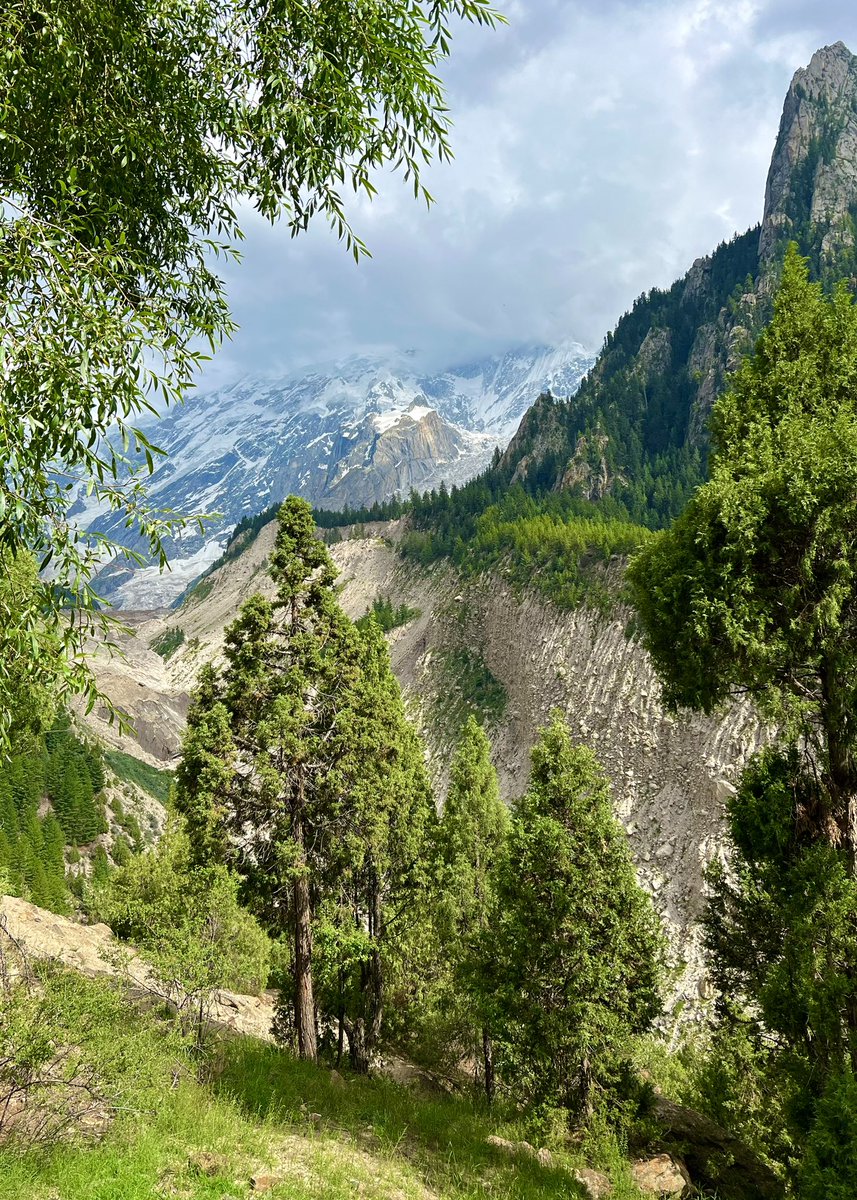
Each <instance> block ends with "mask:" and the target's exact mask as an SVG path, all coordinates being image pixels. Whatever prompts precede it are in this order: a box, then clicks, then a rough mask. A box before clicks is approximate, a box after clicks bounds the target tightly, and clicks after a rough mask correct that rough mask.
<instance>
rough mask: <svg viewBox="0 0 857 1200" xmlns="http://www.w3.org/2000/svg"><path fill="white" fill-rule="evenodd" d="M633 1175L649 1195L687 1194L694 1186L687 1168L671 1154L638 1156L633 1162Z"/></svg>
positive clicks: (641, 1188) (679, 1195)
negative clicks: (647, 1156)
mask: <svg viewBox="0 0 857 1200" xmlns="http://www.w3.org/2000/svg"><path fill="white" fill-rule="evenodd" d="M631 1175H632V1177H633V1180H634V1183H636V1185H637V1187H638V1188H639V1189H640V1191H641V1192H645V1193H646V1194H647V1195H649V1196H667V1197H669V1196H675V1197H681V1196H685V1195H687V1194H688V1193H689V1192H690V1189H691V1187H692V1186H693V1184H692V1181H691V1178H690V1176H689V1175H688V1173H687V1168H686V1167H685V1165H684V1163H683V1162H680V1161H679V1159H677V1158H673V1156H672V1155H671V1154H658V1155H656V1156H655V1157H654V1158H638V1159H637V1161H636V1162H633V1163H631Z"/></svg>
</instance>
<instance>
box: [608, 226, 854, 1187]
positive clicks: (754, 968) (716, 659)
mask: <svg viewBox="0 0 857 1200" xmlns="http://www.w3.org/2000/svg"><path fill="white" fill-rule="evenodd" d="M855 371H857V308H855V306H854V303H853V300H852V298H851V296H850V295H849V294H848V293H847V291H846V290H845V289H844V288H839V289H838V290H836V291H835V292H834V294H833V295H831V296H825V294H824V293H823V291H822V287H821V285H820V284H816V283H811V282H810V280H809V272H808V265H807V262H806V260H805V259H803V258H801V257H800V256H799V255H798V253H797V249H796V247H795V246H794V245H792V246H791V247H790V248H789V250H788V253H787V254H786V258H785V262H784V266H783V273H782V281H781V285H780V289H779V291H778V293H777V295H776V297H775V301H774V315H773V319H772V321H771V323H770V325H769V327H768V328H767V329H766V330H765V332H764V333H763V334H762V336H761V338H760V339H759V342H758V344H757V346H756V349H755V351H754V353H753V354H752V355H751V356H750V357H748V358H747V359H746V360H745V362H744V364H743V365H742V367H741V369H740V370H739V371H738V372H737V374H736V375H735V376H734V377H733V380H732V383H731V385H730V387H729V389H728V390H727V392H726V393H725V394H724V395H723V396H722V397H721V398H720V399H719V400H718V402H717V404H716V405H715V408H714V411H713V414H712V422H711V429H712V460H711V479H710V482H709V483H707V484H706V485H704V486H703V487H702V488H700V489H699V491H698V492H697V493H696V495H695V496H694V497H693V499H692V500H691V502H690V503H689V505H688V507H687V509H686V510H685V512H684V513H683V514H682V515H681V517H680V518H679V519H678V520H677V521H676V523H675V525H674V526H673V528H672V529H671V530H669V531H668V532H666V533H662V534H660V535H658V537H657V538H656V539H655V540H654V541H652V542H651V543H650V544H649V545H648V546H647V547H645V548H644V550H643V551H642V552H641V554H640V555H639V557H638V558H637V559H636V560H635V562H634V563H633V564H632V567H631V569H630V571H629V578H630V581H631V586H632V589H633V593H634V597H635V602H636V605H637V608H638V612H639V614H640V618H641V623H642V627H643V630H644V641H645V644H646V646H647V647H648V649H649V650H650V652H651V653H652V656H653V659H654V661H655V665H656V667H657V669H658V673H659V674H660V676H661V678H662V681H663V684H664V694H665V697H666V700H667V702H668V704H670V705H671V706H672V707H674V708H675V707H678V706H680V705H686V706H689V707H693V708H698V709H702V710H704V711H711V710H712V709H713V708H714V707H715V706H716V705H717V704H719V703H720V702H722V701H723V700H725V699H727V698H729V697H730V696H731V695H733V694H736V693H740V694H742V695H749V696H751V697H752V698H753V699H754V700H755V701H756V702H757V704H759V706H760V707H761V708H762V709H763V711H765V712H766V713H768V714H769V715H771V716H773V717H774V718H775V719H776V720H777V722H778V724H779V726H780V739H781V744H780V745H778V746H775V747H772V748H769V749H768V750H766V751H764V752H763V753H762V754H760V755H758V756H757V757H756V758H755V759H753V760H752V761H751V762H750V764H749V765H748V767H747V768H746V770H745V771H744V774H743V776H742V778H741V781H740V785H739V788H738V791H737V794H736V795H735V796H734V797H733V798H732V799H731V801H730V803H729V819H730V832H731V835H732V841H733V844H734V854H733V862H732V865H731V870H730V871H729V872H728V873H727V872H726V871H724V870H723V869H722V868H719V867H717V866H715V867H714V868H713V869H712V872H711V879H710V882H711V899H710V904H709V908H708V913H707V917H706V943H707V947H708V950H709V955H710V958H711V964H712V971H713V975H714V979H715V982H716V983H717V985H718V991H719V995H720V997H721V999H720V1005H719V1006H720V1010H721V1011H720V1017H721V1026H722V1028H721V1033H722V1036H725V1037H727V1038H728V1037H729V1036H730V1034H734V1031H735V1029H736V1027H738V1026H743V1028H744V1030H745V1031H746V1036H749V1039H750V1045H751V1047H752V1049H753V1051H754V1053H755V1055H756V1062H757V1063H758V1064H761V1066H762V1069H763V1088H764V1089H765V1090H766V1091H767V1093H768V1099H767V1108H768V1111H769V1113H770V1114H773V1115H774V1122H776V1120H777V1115H779V1114H781V1128H780V1130H779V1131H777V1130H776V1129H775V1128H772V1129H771V1135H770V1137H769V1147H768V1152H769V1153H771V1154H776V1155H777V1156H778V1158H779V1161H780V1163H781V1165H783V1166H784V1167H786V1168H788V1169H789V1170H790V1171H791V1173H792V1174H793V1175H796V1177H798V1178H800V1179H801V1180H802V1181H803V1182H802V1186H805V1188H807V1189H809V1191H808V1194H811V1195H821V1194H826V1192H825V1187H828V1186H829V1187H830V1188H831V1189H835V1186H836V1185H835V1183H834V1178H835V1167H836V1160H835V1158H830V1153H829V1147H830V1144H831V1137H832V1136H833V1133H832V1131H833V1130H836V1131H837V1136H840V1137H841V1139H842V1140H841V1141H840V1143H839V1153H840V1156H841V1164H840V1165H842V1166H843V1167H844V1166H845V1164H846V1163H848V1162H849V1161H850V1158H852V1157H853V1155H854V1154H855V1147H854V1145H853V1144H851V1141H852V1140H853V1138H852V1135H853V1133H854V1129H853V1109H852V1108H851V1107H850V1106H851V1104H852V1099H849V1097H852V1092H853V1085H852V1084H851V1083H850V1082H849V1072H850V1070H851V1068H852V1065H853V1062H854V1061H855V1057H857V991H855V984H854V978H853V976H854V963H855V962H857V939H855V933H854V913H855V911H857V878H855V861H857V827H855V820H854V813H853V796H854V794H855V790H857V729H855V717H854V713H855V703H857V683H855V680H857V669H855V667H857V663H855V657H854V647H855V645H857V636H856V635H857V540H855V539H857V509H855V496H857V490H855V482H857V480H855V463H857V401H855V394H854V388H853V379H854V375H855ZM733 1094H734V1095H735V1096H736V1097H738V1099H739V1101H740V1091H735V1092H734V1093H733ZM738 1107H739V1108H740V1103H739V1105H738ZM761 1110H762V1111H763V1110H764V1104H763V1105H762V1106H761ZM759 1111H760V1109H759V1108H757V1109H756V1112H754V1113H753V1112H752V1107H751V1113H752V1115H751V1116H750V1117H749V1120H750V1121H751V1122H754V1123H756V1128H757V1129H758V1128H759V1124H758V1121H759V1116H758V1114H759ZM743 1119H747V1110H746V1108H745V1116H744V1118H743ZM783 1126H784V1128H783ZM849 1139H851V1140H849ZM802 1156H804V1165H805V1172H806V1173H805V1174H802V1172H803V1171H804V1168H802V1167H801V1165H800V1162H801V1157H802ZM810 1164H812V1165H810ZM831 1164H833V1165H831ZM831 1172H832V1173H831ZM801 1194H802V1193H801ZM831 1194H835V1193H834V1192H833V1191H832V1192H831Z"/></svg>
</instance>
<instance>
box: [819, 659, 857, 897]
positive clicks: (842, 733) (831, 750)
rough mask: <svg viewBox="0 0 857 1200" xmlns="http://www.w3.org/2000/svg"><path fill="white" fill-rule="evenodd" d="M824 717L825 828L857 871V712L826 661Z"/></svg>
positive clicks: (855, 871) (825, 834)
mask: <svg viewBox="0 0 857 1200" xmlns="http://www.w3.org/2000/svg"><path fill="white" fill-rule="evenodd" d="M820 682H821V697H822V703H821V721H822V726H823V728H824V736H825V741H826V743H827V771H826V773H825V777H824V779H823V784H824V787H825V790H826V791H827V793H828V796H829V803H830V810H829V818H828V819H829V821H830V826H831V827H830V828H829V829H826V830H823V831H822V832H823V835H824V836H826V840H828V841H830V842H831V843H833V844H834V845H836V846H838V847H839V848H840V849H841V850H844V851H845V853H846V854H847V856H848V861H849V863H850V866H851V872H852V874H855V875H857V764H855V757H854V746H853V732H852V729H851V725H852V722H853V719H854V714H853V713H852V712H851V706H850V703H848V701H847V700H846V699H845V698H843V696H842V693H841V689H840V688H839V687H838V686H837V673H836V666H835V665H831V664H830V663H829V662H828V661H825V662H824V663H823V664H822V667H821V671H820Z"/></svg>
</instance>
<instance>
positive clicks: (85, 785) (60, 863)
mask: <svg viewBox="0 0 857 1200" xmlns="http://www.w3.org/2000/svg"><path fill="white" fill-rule="evenodd" d="M103 785H104V773H103V769H102V765H101V757H100V755H99V754H98V753H97V752H96V751H95V750H94V749H93V748H92V747H91V746H89V745H87V744H86V743H85V742H83V741H81V740H80V739H79V738H78V737H76V736H75V734H74V732H73V731H72V728H71V723H70V721H69V719H68V717H67V716H61V717H59V718H58V719H57V720H56V722H55V724H54V726H53V728H52V729H50V730H48V732H47V733H46V734H42V735H39V736H35V737H34V736H27V737H19V738H17V739H16V741H15V742H14V743H13V746H12V752H11V754H10V756H9V757H8V758H7V760H6V762H5V763H4V769H3V771H2V773H0V871H3V873H4V876H5V880H6V890H7V891H8V892H9V893H10V894H11V895H17V896H22V897H24V898H25V899H27V900H30V901H31V902H32V903H33V904H38V905H39V906H40V907H43V908H49V909H52V910H53V911H55V912H67V911H68V907H69V895H68V890H67V887H66V882H65V862H64V847H65V845H66V844H69V843H70V844H72V845H86V844H88V843H90V842H92V841H93V840H94V839H95V838H96V837H97V836H98V835H99V834H101V833H105V832H106V830H107V821H106V819H105V816H104V802H103V798H102V796H101V790H102V788H103ZM46 800H47V801H49V802H50V808H49V810H48V811H47V812H46V813H44V815H43V816H41V817H40V816H39V811H40V808H41V806H42V804H43V802H44V801H46Z"/></svg>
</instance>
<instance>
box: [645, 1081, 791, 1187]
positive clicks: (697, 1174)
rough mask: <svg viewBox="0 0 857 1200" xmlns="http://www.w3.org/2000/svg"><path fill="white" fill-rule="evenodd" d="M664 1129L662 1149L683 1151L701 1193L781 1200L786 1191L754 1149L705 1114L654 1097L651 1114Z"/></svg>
mask: <svg viewBox="0 0 857 1200" xmlns="http://www.w3.org/2000/svg"><path fill="white" fill-rule="evenodd" d="M650 1115H651V1116H652V1117H653V1118H654V1119H655V1121H656V1122H657V1123H658V1124H659V1125H660V1127H661V1137H660V1138H659V1143H660V1145H661V1146H664V1147H665V1148H669V1145H670V1143H672V1144H673V1145H674V1146H675V1147H676V1149H678V1148H679V1147H680V1148H681V1155H682V1159H683V1160H684V1162H685V1163H686V1164H687V1167H688V1170H689V1171H690V1174H691V1176H692V1178H693V1181H694V1183H695V1184H696V1186H697V1187H698V1188H701V1189H703V1190H705V1191H711V1192H715V1193H716V1195H717V1197H718V1200H782V1197H784V1196H785V1187H784V1186H783V1182H782V1180H781V1179H780V1178H779V1177H778V1176H777V1175H775V1174H774V1172H773V1171H772V1170H771V1168H770V1167H769V1166H767V1164H766V1163H764V1162H763V1161H762V1160H761V1159H760V1158H759V1156H758V1155H757V1154H755V1153H754V1152H753V1151H752V1150H751V1149H750V1148H749V1146H746V1145H745V1144H744V1143H743V1142H742V1141H741V1140H740V1139H739V1138H737V1137H735V1135H734V1134H733V1133H730V1132H729V1130H728V1129H724V1128H723V1126H722V1125H718V1124H717V1122H716V1121H712V1120H711V1118H710V1117H706V1116H705V1114H704V1113H700V1112H697V1111H696V1110H695V1109H693V1108H685V1107H684V1105H681V1104H675V1103H674V1102H673V1101H672V1100H667V1099H666V1097H664V1096H655V1099H654V1103H653V1106H652V1111H651V1114H650Z"/></svg>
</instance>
